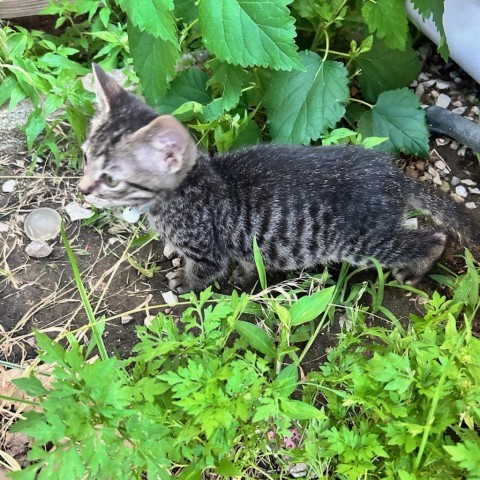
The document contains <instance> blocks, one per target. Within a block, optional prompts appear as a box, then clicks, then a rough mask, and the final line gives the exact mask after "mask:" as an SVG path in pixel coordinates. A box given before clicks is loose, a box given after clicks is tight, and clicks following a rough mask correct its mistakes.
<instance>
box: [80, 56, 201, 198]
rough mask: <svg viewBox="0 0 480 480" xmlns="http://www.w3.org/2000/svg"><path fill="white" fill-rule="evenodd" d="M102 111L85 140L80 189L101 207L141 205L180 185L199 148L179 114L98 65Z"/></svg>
mask: <svg viewBox="0 0 480 480" xmlns="http://www.w3.org/2000/svg"><path fill="white" fill-rule="evenodd" d="M93 72H94V77H95V86H96V95H97V111H96V114H95V116H94V118H93V120H92V122H91V125H90V132H89V135H88V139H87V141H86V142H85V143H84V144H83V147H82V148H83V151H84V154H85V160H86V165H85V172H84V175H83V177H82V179H81V180H80V184H79V189H80V191H81V192H82V193H84V194H85V195H87V200H89V201H92V203H94V204H97V205H99V206H116V205H142V204H145V203H149V202H150V201H152V200H153V199H154V198H155V197H156V196H157V195H158V194H160V193H162V192H165V191H168V190H173V189H175V188H176V187H177V186H178V185H179V184H180V183H181V182H182V180H183V179H184V177H185V175H186V174H187V173H188V171H189V170H190V169H191V168H192V167H193V166H194V164H195V161H196V157H197V149H196V145H195V142H194V140H193V138H192V137H191V136H190V134H189V133H188V130H187V129H186V128H185V127H184V126H183V125H182V124H181V123H180V122H179V121H178V120H177V119H175V118H174V117H172V116H170V115H161V116H158V114H157V113H156V112H155V111H154V110H152V109H151V108H150V107H149V106H147V105H146V104H145V103H144V102H143V101H142V100H140V99H139V98H138V97H136V96H134V95H132V94H130V93H128V92H127V91H125V90H124V89H123V88H122V87H121V86H120V85H118V83H117V82H116V81H115V80H114V79H113V78H112V77H110V76H109V75H107V74H106V73H105V72H104V71H103V70H102V69H101V68H100V67H99V66H98V65H94V66H93Z"/></svg>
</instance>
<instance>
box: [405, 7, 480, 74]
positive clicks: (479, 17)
mask: <svg viewBox="0 0 480 480" xmlns="http://www.w3.org/2000/svg"><path fill="white" fill-rule="evenodd" d="M406 6H407V13H408V16H409V17H410V20H412V22H413V23H415V25H417V27H418V28H419V29H420V30H421V31H422V32H423V33H424V34H425V35H426V36H427V37H428V38H429V39H430V40H432V42H435V43H436V44H437V45H438V43H439V41H440V33H439V32H438V30H437V27H436V26H435V24H434V23H433V21H432V20H431V19H430V18H428V19H426V20H423V18H422V16H421V15H420V14H419V13H418V12H417V11H416V10H414V8H413V5H412V3H411V2H410V1H407V3H406ZM443 27H444V29H445V36H446V37H447V44H448V48H449V50H450V57H451V58H452V59H453V60H454V61H455V62H456V63H458V65H460V66H461V67H462V68H463V69H464V70H465V71H466V72H467V73H468V74H469V75H470V76H471V77H472V78H474V79H475V80H476V81H477V82H478V83H480V51H479V46H480V0H445V11H444V14H443Z"/></svg>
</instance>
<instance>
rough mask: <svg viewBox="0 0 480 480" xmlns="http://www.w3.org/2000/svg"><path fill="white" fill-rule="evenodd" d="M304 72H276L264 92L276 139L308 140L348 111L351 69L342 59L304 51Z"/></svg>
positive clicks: (299, 141) (331, 125) (289, 141)
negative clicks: (348, 70) (328, 58)
mask: <svg viewBox="0 0 480 480" xmlns="http://www.w3.org/2000/svg"><path fill="white" fill-rule="evenodd" d="M300 56H301V58H302V62H303V65H304V67H305V68H306V71H305V72H291V73H286V72H275V73H274V74H273V76H272V83H271V84H270V85H269V87H268V90H267V95H266V96H265V106H266V108H267V112H268V114H269V125H270V132H271V135H272V137H273V139H274V140H275V141H277V142H285V143H303V144H309V143H310V141H311V140H317V139H318V138H319V137H320V135H321V134H322V133H323V132H324V131H325V130H326V129H327V128H333V127H335V125H336V123H337V122H338V121H339V120H340V119H341V118H342V117H343V115H344V114H345V103H346V102H347V100H348V97H349V90H348V72H347V69H346V68H345V66H344V65H343V64H342V63H340V62H332V61H330V60H327V61H326V62H323V61H322V59H321V58H320V57H319V56H318V55H317V54H316V53H313V52H310V51H305V52H301V53H300Z"/></svg>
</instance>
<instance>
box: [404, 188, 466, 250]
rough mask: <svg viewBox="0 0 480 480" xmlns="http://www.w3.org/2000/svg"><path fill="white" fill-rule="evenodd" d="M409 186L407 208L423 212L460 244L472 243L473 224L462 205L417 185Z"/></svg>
mask: <svg viewBox="0 0 480 480" xmlns="http://www.w3.org/2000/svg"><path fill="white" fill-rule="evenodd" d="M410 186H411V188H410V192H409V198H408V199H407V202H408V204H409V206H411V207H412V208H414V209H417V210H420V211H422V212H424V213H425V214H426V215H427V216H428V217H429V218H431V219H432V220H433V221H434V222H435V223H436V224H439V225H441V226H443V227H444V228H445V229H446V230H448V231H449V232H451V233H452V234H454V235H455V237H456V238H457V239H458V240H459V241H460V242H461V243H462V244H469V243H473V239H474V228H473V224H472V221H471V219H470V218H469V216H468V215H467V210H466V209H465V207H464V206H463V205H461V204H458V203H455V202H454V201H453V200H451V199H449V198H448V197H447V196H446V195H440V194H438V193H436V192H433V191H430V190H428V189H426V188H425V187H424V186H423V185H420V184H418V183H412V184H411V185H410Z"/></svg>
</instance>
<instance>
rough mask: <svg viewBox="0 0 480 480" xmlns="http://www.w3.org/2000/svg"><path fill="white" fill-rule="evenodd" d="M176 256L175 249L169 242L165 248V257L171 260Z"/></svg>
mask: <svg viewBox="0 0 480 480" xmlns="http://www.w3.org/2000/svg"><path fill="white" fill-rule="evenodd" d="M174 254H175V247H174V246H173V245H172V244H171V243H169V242H167V243H166V244H165V247H164V248H163V255H164V256H165V257H166V258H168V259H169V260H170V259H171V258H172V257H173V255H174Z"/></svg>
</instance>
